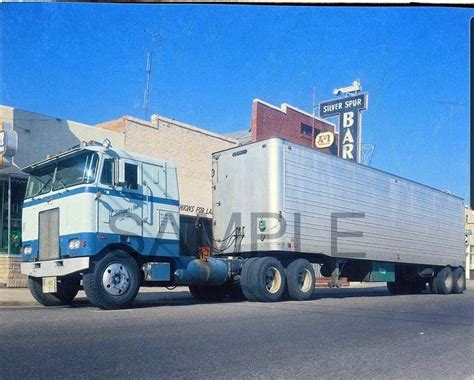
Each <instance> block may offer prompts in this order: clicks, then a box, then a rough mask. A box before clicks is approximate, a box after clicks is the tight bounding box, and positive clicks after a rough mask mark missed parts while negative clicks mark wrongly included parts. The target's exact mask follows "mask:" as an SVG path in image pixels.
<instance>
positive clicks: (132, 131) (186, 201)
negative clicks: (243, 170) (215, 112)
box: [97, 115, 238, 218]
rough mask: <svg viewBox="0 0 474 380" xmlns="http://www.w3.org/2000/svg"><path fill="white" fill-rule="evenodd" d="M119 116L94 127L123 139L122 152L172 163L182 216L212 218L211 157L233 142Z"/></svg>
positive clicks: (163, 121)
mask: <svg viewBox="0 0 474 380" xmlns="http://www.w3.org/2000/svg"><path fill="white" fill-rule="evenodd" d="M151 119H152V120H151V121H146V120H141V119H137V118H134V117H131V116H123V117H121V118H119V119H116V120H112V121H108V122H105V123H102V124H98V125H97V127H98V128H101V129H105V130H108V131H113V132H118V133H121V134H122V135H123V136H124V144H125V150H127V151H132V152H137V153H142V154H146V155H148V156H155V157H159V158H161V159H163V160H168V161H171V162H173V163H174V164H175V165H176V167H177V170H178V183H179V198H180V209H181V214H182V215H187V216H196V215H201V216H206V217H209V218H210V217H212V199H211V197H212V192H211V155H212V153H213V152H216V151H219V150H223V149H227V148H231V147H233V146H235V145H238V142H237V140H236V139H234V138H231V137H227V136H222V135H218V134H216V133H212V132H210V131H206V130H204V129H200V128H197V127H194V126H192V125H189V124H185V123H182V122H178V121H176V120H172V119H168V118H166V117H163V116H160V115H153V116H152V118H151Z"/></svg>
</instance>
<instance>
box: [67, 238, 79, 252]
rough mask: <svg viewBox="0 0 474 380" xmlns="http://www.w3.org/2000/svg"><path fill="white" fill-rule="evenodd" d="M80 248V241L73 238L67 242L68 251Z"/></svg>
mask: <svg viewBox="0 0 474 380" xmlns="http://www.w3.org/2000/svg"><path fill="white" fill-rule="evenodd" d="M81 246H82V242H81V240H80V239H77V238H74V239H71V240H69V243H68V248H69V250H70V251H74V250H76V249H79V248H81Z"/></svg>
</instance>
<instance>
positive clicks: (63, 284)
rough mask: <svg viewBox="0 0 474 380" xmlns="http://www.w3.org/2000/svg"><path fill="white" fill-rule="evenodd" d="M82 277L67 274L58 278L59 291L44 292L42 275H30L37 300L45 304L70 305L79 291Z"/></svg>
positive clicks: (31, 285)
mask: <svg viewBox="0 0 474 380" xmlns="http://www.w3.org/2000/svg"><path fill="white" fill-rule="evenodd" d="M80 284H81V278H80V277H79V276H76V275H73V276H66V277H60V278H58V285H57V286H58V291H57V293H43V280H42V278H40V277H31V276H29V277H28V287H29V288H30V293H31V295H32V296H33V297H34V299H35V300H36V301H38V302H39V303H40V304H42V305H44V306H62V305H69V304H70V303H71V302H72V300H73V299H74V298H75V297H76V295H77V293H78V292H79V288H80Z"/></svg>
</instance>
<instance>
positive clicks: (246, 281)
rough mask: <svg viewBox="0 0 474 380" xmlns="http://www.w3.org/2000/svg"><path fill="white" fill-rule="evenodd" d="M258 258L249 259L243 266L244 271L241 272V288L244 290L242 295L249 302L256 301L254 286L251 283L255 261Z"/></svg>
mask: <svg viewBox="0 0 474 380" xmlns="http://www.w3.org/2000/svg"><path fill="white" fill-rule="evenodd" d="M257 259H258V257H252V258H250V259H248V260H247V261H246V262H245V263H244V265H243V266H242V271H241V272H240V288H241V289H242V293H243V295H244V297H245V298H246V299H247V300H248V301H256V298H255V296H254V293H253V290H254V289H253V287H252V286H253V285H252V283H251V280H252V274H251V271H252V268H253V264H254V263H255V261H256V260H257Z"/></svg>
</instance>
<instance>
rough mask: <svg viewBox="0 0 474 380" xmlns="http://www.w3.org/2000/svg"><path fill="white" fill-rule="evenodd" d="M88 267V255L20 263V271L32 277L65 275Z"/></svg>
mask: <svg viewBox="0 0 474 380" xmlns="http://www.w3.org/2000/svg"><path fill="white" fill-rule="evenodd" d="M88 268H89V257H75V258H71V259H62V260H51V261H37V262H34V263H21V273H22V274H26V275H27V276H32V277H53V276H65V275H67V274H71V273H74V272H79V271H80V270H84V269H88Z"/></svg>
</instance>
